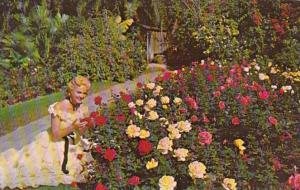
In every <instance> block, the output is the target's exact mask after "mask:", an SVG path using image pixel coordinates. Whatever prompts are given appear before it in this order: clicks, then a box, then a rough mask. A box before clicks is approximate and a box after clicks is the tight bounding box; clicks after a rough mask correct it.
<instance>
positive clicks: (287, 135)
mask: <svg viewBox="0 0 300 190" xmlns="http://www.w3.org/2000/svg"><path fill="white" fill-rule="evenodd" d="M292 138H293V136H292V135H291V134H290V133H289V132H286V131H285V132H283V133H282V134H281V135H280V137H279V139H280V141H282V142H283V141H287V140H291V139H292Z"/></svg>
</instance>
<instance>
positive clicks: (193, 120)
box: [191, 115, 198, 123]
mask: <svg viewBox="0 0 300 190" xmlns="http://www.w3.org/2000/svg"><path fill="white" fill-rule="evenodd" d="M196 121H198V117H197V116H196V115H192V117H191V122H192V123H195V122H196Z"/></svg>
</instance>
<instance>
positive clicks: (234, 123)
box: [231, 117, 240, 125]
mask: <svg viewBox="0 0 300 190" xmlns="http://www.w3.org/2000/svg"><path fill="white" fill-rule="evenodd" d="M231 123H232V124H233V125H239V124H240V119H239V118H238V117H233V118H232V119H231Z"/></svg>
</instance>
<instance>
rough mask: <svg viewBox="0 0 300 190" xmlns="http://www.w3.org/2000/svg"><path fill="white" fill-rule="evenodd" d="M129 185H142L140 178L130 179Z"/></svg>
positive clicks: (133, 177)
mask: <svg viewBox="0 0 300 190" xmlns="http://www.w3.org/2000/svg"><path fill="white" fill-rule="evenodd" d="M128 184H129V185H133V186H136V185H138V184H140V177H138V176H132V177H131V178H129V179H128Z"/></svg>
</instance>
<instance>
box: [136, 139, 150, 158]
mask: <svg viewBox="0 0 300 190" xmlns="http://www.w3.org/2000/svg"><path fill="white" fill-rule="evenodd" d="M138 150H139V154H140V155H141V156H144V155H146V154H149V153H150V152H151V150H152V144H151V142H149V141H148V140H140V141H139V144H138Z"/></svg>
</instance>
